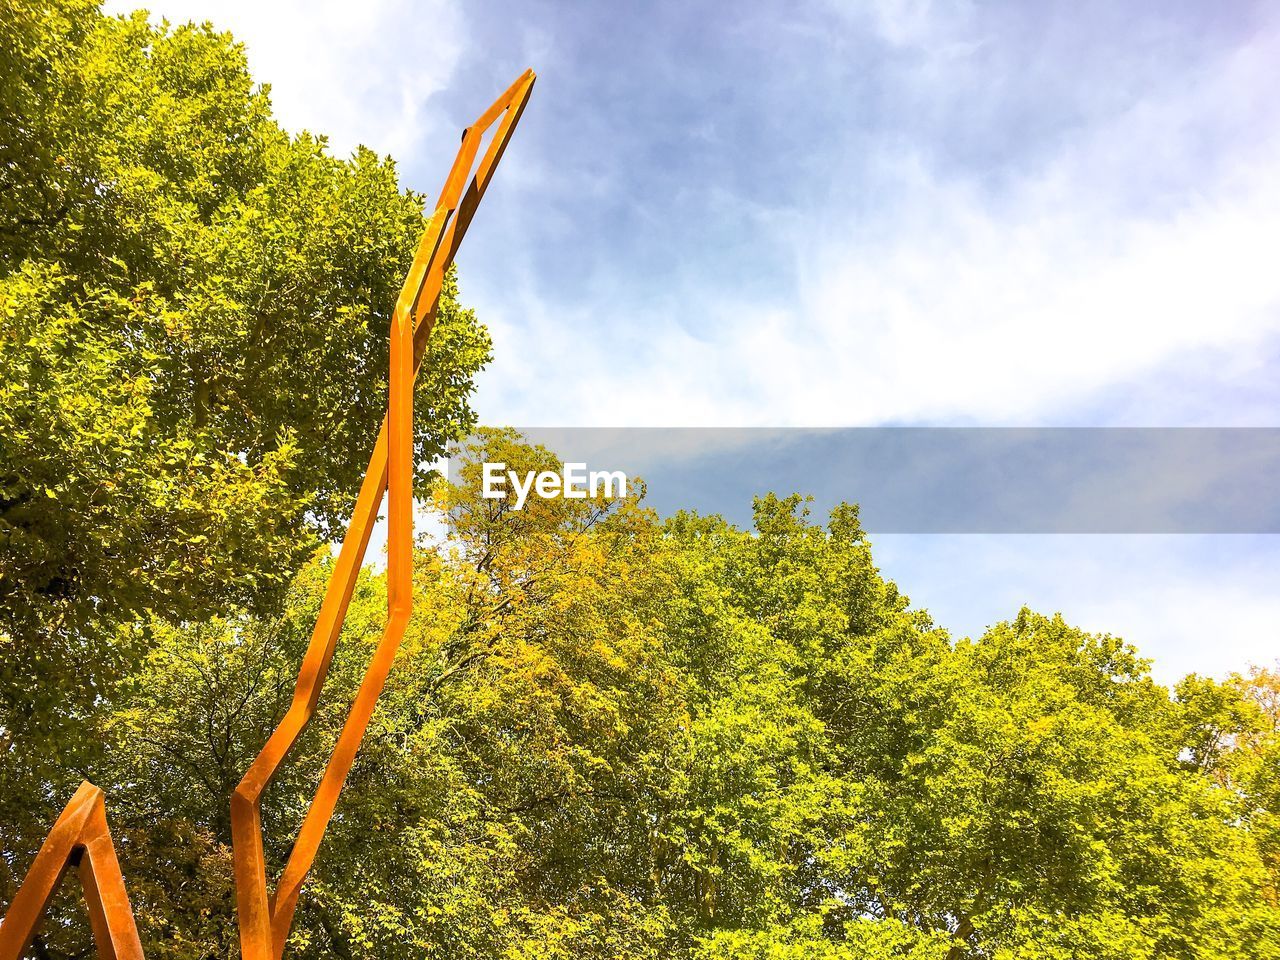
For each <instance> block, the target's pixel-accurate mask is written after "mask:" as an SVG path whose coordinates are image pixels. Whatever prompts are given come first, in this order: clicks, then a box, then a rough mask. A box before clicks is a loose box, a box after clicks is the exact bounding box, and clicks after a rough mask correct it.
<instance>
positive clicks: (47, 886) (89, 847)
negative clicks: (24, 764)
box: [0, 782, 142, 960]
mask: <svg viewBox="0 0 1280 960" xmlns="http://www.w3.org/2000/svg"><path fill="white" fill-rule="evenodd" d="M68 867H76V868H77V869H78V870H79V872H80V884H81V886H83V887H84V899H85V903H86V904H87V905H88V907H89V925H90V926H91V927H92V928H93V939H94V942H95V943H97V945H98V954H99V956H103V957H110V958H111V960H142V942H141V941H140V940H139V939H138V928H137V926H136V925H135V924H134V922H133V911H132V910H131V909H130V908H129V895H128V894H127V893H126V892H125V889H124V878H123V877H121V876H120V864H119V862H118V861H117V860H116V850H115V846H114V845H113V844H112V843H111V831H109V830H108V829H107V810H106V807H105V806H104V804H103V802H102V791H101V790H99V789H98V788H97V787H95V786H94V785H93V784H91V783H87V782H86V783H82V784H80V789H79V790H77V791H76V793H75V796H73V797H72V798H71V801H70V802H69V803H68V804H67V805H66V807H65V808H63V811H62V816H60V817H58V821H57V823H55V824H54V825H53V829H52V830H50V831H49V836H47V837H46V838H45V841H44V845H43V846H41V847H40V852H39V853H37V854H36V859H35V861H34V862H33V863H32V864H31V869H30V870H28V871H27V876H26V879H25V880H23V881H22V886H21V887H19V888H18V892H17V893H16V894H15V895H14V897H13V903H11V904H9V912H8V913H7V914H5V918H4V923H3V924H0V957H3V958H4V960H18V958H19V957H21V956H22V953H23V951H25V950H26V949H27V947H29V946H30V945H31V941H32V940H33V939H34V938H35V935H36V932H37V928H38V926H39V924H40V920H41V919H42V918H43V917H44V912H45V910H46V909H47V908H48V906H49V901H50V900H52V899H53V895H54V894H55V893H56V892H57V890H58V885H59V884H60V883H61V882H62V877H63V875H64V874H65V873H66V872H67V868H68Z"/></svg>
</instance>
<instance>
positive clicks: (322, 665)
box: [0, 70, 535, 960]
mask: <svg viewBox="0 0 1280 960" xmlns="http://www.w3.org/2000/svg"><path fill="white" fill-rule="evenodd" d="M534 79H535V77H534V73H533V71H532V70H527V71H525V73H524V74H522V75H521V76H520V77H519V78H518V79H517V80H516V82H515V83H513V84H512V85H511V86H510V87H509V88H508V89H507V90H506V92H504V93H503V94H502V96H500V97H499V98H498V99H497V100H495V101H494V102H493V104H492V105H491V106H490V107H489V109H487V110H486V111H485V112H484V113H483V114H481V115H480V117H479V118H478V119H477V120H476V122H475V123H474V124H472V125H471V126H470V127H468V128H467V129H466V130H465V131H463V134H462V145H461V146H460V147H459V148H458V154H457V157H456V159H455V160H454V163H453V168H452V169H451V170H450V171H449V176H448V178H447V179H446V180H445V184H444V189H443V190H442V191H441V192H440V199H439V200H438V201H437V203H436V209H435V212H434V213H433V214H432V215H431V218H430V220H428V222H427V228H426V231H425V232H424V233H423V235H422V240H421V241H420V242H419V244H418V250H417V254H416V255H415V257H414V260H413V265H412V266H411V267H410V268H409V274H408V276H407V277H406V278H405V282H404V287H403V288H402V289H401V292H400V297H399V300H398V301H397V302H396V306H395V312H394V314H393V316H392V320H391V377H390V398H389V402H388V406H387V416H386V418H385V420H384V421H383V424H382V429H381V430H380V432H379V433H378V441H377V444H376V445H375V446H374V450H373V456H372V457H370V459H369V468H368V470H367V471H366V473H365V477H364V482H363V483H362V484H361V487H360V493H359V496H358V497H357V498H356V505H355V511H354V514H353V516H352V518H351V523H350V525H349V526H348V528H347V533H346V536H345V538H344V539H343V542H342V550H341V552H340V553H339V555H338V559H337V562H336V563H335V564H334V567H333V572H332V574H331V575H330V579H329V584H328V587H327V589H326V591H325V597H324V602H323V604H322V606H321V608H320V615H319V617H318V619H317V622H316V626H315V630H314V632H313V633H312V635H311V642H310V644H309V645H308V647H307V652H306V654H305V656H304V657H303V661H302V667H301V669H300V671H299V673H298V682H297V685H296V687H295V688H294V694H293V700H292V702H291V704H290V706H289V709H288V711H287V712H286V713H285V716H284V718H283V719H282V720H281V721H280V724H279V726H277V727H276V729H275V731H274V732H273V733H272V734H271V737H270V738H269V739H268V740H267V744H266V746H265V747H263V748H262V752H261V753H259V754H258V757H257V759H255V760H254V762H253V764H252V765H251V766H250V767H249V770H248V771H247V772H246V773H245V775H244V778H243V779H242V780H241V781H240V785H239V786H238V787H236V790H235V793H234V794H233V795H232V798H231V832H232V843H233V848H234V859H235V877H236V900H237V908H238V911H239V921H240V950H241V955H242V957H243V960H279V958H280V957H281V956H282V955H283V953H284V947H285V942H286V940H287V939H288V936H289V929H290V927H291V925H292V923H293V914H294V910H295V909H296V907H297V904H298V896H299V894H300V893H301V892H302V884H303V881H304V880H305V879H306V876H307V872H308V871H309V870H310V869H311V865H312V863H314V862H315V858H316V854H317V852H318V851H319V848H320V842H321V840H322V839H323V838H324V833H325V829H326V828H327V827H328V825H329V820H330V818H331V817H332V816H333V812H334V808H335V806H336V805H337V802H338V795H339V793H341V791H342V786H343V783H344V782H345V781H346V778H347V773H348V772H349V771H350V770H351V765H352V763H353V762H354V761H355V755H356V750H357V749H358V748H359V746H360V741H361V740H362V739H363V738H364V733H365V729H366V728H367V727H368V724H369V719H370V717H371V716H372V715H373V710H374V707H375V706H376V704H377V701H378V696H379V695H380V694H381V692H382V687H383V684H384V683H385V682H386V679H387V674H388V672H389V671H390V669H391V664H392V661H393V660H394V659H395V655H396V651H397V649H398V648H399V646H400V641H401V640H402V639H403V637H404V631H405V627H406V625H407V624H408V621H409V615H410V612H411V609H412V594H413V583H412V578H413V384H414V380H415V379H416V378H417V375H418V370H419V368H420V367H421V365H422V358H423V356H424V355H425V353H426V349H427V341H428V338H429V337H430V336H431V329H432V327H433V326H434V324H435V319H436V311H437V309H438V307H439V301H440V288H441V286H442V284H443V283H444V275H445V271H446V270H448V268H449V266H450V264H452V263H453V258H454V256H455V255H456V254H457V252H458V247H459V246H460V245H461V243H462V238H463V237H464V236H465V235H466V232H467V227H469V226H470V224H471V220H472V217H474V216H475V212H476V208H477V207H478V206H479V204H480V200H481V198H483V197H484V193H485V190H486V189H487V187H488V185H489V181H490V180H491V179H492V177H493V173H494V170H495V169H496V168H497V165H498V162H499V160H501V159H502V154H503V151H504V150H505V149H506V146H507V142H508V141H509V140H510V139H511V134H512V132H513V131H514V130H515V126H516V123H517V122H518V121H519V119H520V115H521V113H522V112H523V110H524V107H525V104H526V103H527V102H528V99H529V94H530V92H531V91H532V90H533V83H534ZM495 125H496V129H494V133H493V137H492V139H490V141H489V143H488V145H487V146H486V147H485V150H484V152H483V154H481V153H480V147H481V144H482V143H483V142H484V138H485V135H486V134H487V133H488V132H489V130H490V129H493V128H495ZM478 155H479V156H480V161H479V165H478V166H477V164H476V157H477V156H478ZM473 168H474V169H475V173H474V175H471V173H472V169H473ZM469 176H470V180H468V177H469ZM384 493H387V494H388V504H387V514H388V529H387V626H386V629H385V630H384V632H383V635H382V639H381V641H379V643H378V646H377V649H376V650H375V651H374V654H373V658H372V660H371V661H370V663H369V666H368V668H367V670H366V672H365V676H364V679H363V681H362V682H361V684H360V689H359V692H358V693H357V694H356V698H355V701H354V703H353V704H352V706H351V710H350V713H349V714H348V715H347V720H346V723H345V724H344V726H343V728H342V733H341V735H340V736H339V738H338V743H337V745H336V746H335V748H334V751H333V755H332V756H331V757H330V758H329V763H328V765H327V767H326V768H325V771H324V775H323V776H322V777H321V780H320V785H319V787H318V788H317V789H316V793H315V797H314V799H313V800H312V802H311V806H310V807H309V808H308V810H307V814H306V817H305V818H304V820H303V823H302V827H301V829H300V830H299V831H298V835H297V837H296V838H295V840H294V843H293V847H292V850H291V852H290V855H289V860H288V863H287V864H286V865H285V868H284V872H283V874H282V875H281V877H280V879H279V880H278V882H277V883H276V886H275V890H274V891H272V890H271V889H270V887H269V881H268V879H267V868H266V861H265V858H264V856H263V843H262V822H261V817H260V816H259V810H260V805H261V802H262V795H263V793H264V792H265V791H266V789H267V788H268V787H269V786H270V784H271V780H272V778H273V777H274V776H275V775H276V772H277V771H278V770H279V769H280V767H281V765H282V764H283V763H284V761H285V759H286V758H287V756H288V753H289V750H290V749H291V748H292V747H293V745H294V744H295V743H296V742H297V740H298V737H299V736H300V735H301V734H302V731H303V729H304V728H305V727H306V725H307V723H308V722H309V721H310V719H311V716H312V714H313V713H314V712H315V708H316V704H317V703H318V702H319V699H320V694H321V692H322V691H323V688H324V681H325V677H326V675H327V674H328V671H329V664H330V663H331V662H332V660H333V653H334V646H335V645H336V643H337V641H338V637H339V635H340V634H341V633H342V624H343V621H344V619H345V618H346V613H347V605H348V604H349V603H350V601H351V594H352V591H353V590H354V588H355V584H356V578H357V576H358V574H359V572H360V567H361V564H362V563H363V561H364V556H365V551H366V549H367V548H368V546H369V535H370V533H371V532H372V530H373V525H374V522H375V521H376V520H377V517H378V508H379V506H380V505H381V503H382V497H383V494H384ZM71 865H78V866H79V867H80V873H81V879H82V882H83V884H84V890H85V899H86V901H87V902H88V906H89V916H90V920H91V922H92V925H93V931H94V937H95V940H96V942H97V945H98V950H99V953H100V954H101V955H102V956H105V957H111V958H113V960H140V958H141V957H142V945H141V943H140V941H139V940H138V932H137V929H136V925H135V923H134V920H133V913H132V911H131V909H130V907H129V900H128V896H127V895H126V893H125V889H124V882H123V880H122V879H121V876H120V867H119V864H118V863H117V861H116V856H115V851H114V848H113V847H112V844H111V835H110V833H109V832H108V830H107V822H106V812H105V808H104V805H103V799H102V791H101V790H99V789H98V788H97V787H94V786H92V785H91V784H88V783H85V784H83V785H82V786H81V787H80V789H79V791H77V793H76V795H75V797H73V798H72V800H71V802H70V803H69V804H67V807H66V809H65V810H64V811H63V813H62V816H61V817H59V818H58V822H57V823H56V824H55V825H54V828H53V830H52V831H51V832H50V834H49V837H48V839H47V840H46V841H45V843H44V846H43V847H41V848H40V852H39V853H38V854H37V855H36V859H35V861H34V862H33V863H32V865H31V868H30V870H29V871H28V873H27V876H26V879H25V880H24V881H23V884H22V887H21V888H20V889H19V890H18V893H17V894H16V895H15V897H14V899H13V903H11V904H10V905H9V910H8V913H7V914H6V915H5V919H4V921H3V923H0V960H19V958H20V957H21V956H22V953H23V951H24V950H26V949H27V947H28V946H29V945H30V943H31V940H32V938H33V937H34V936H35V933H36V927H37V925H38V923H39V921H40V919H41V917H42V916H43V914H44V911H45V909H46V908H47V907H48V904H49V901H50V899H51V898H52V896H53V893H54V891H55V890H56V889H57V886H58V884H59V882H60V881H61V879H62V876H63V874H64V873H65V872H66V869H67V867H68V866H71Z"/></svg>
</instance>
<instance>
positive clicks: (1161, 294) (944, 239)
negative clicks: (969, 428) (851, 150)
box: [467, 5, 1280, 426]
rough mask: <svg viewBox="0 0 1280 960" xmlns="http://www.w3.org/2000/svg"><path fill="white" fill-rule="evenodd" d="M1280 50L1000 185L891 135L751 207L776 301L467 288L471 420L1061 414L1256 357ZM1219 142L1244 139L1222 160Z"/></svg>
mask: <svg viewBox="0 0 1280 960" xmlns="http://www.w3.org/2000/svg"><path fill="white" fill-rule="evenodd" d="M891 6H892V5H891ZM912 9H916V8H914V7H912ZM920 9H921V10H924V9H925V8H920ZM926 12H927V10H926ZM923 15H924V14H923V13H921V12H920V11H919V10H917V12H915V13H911V15H910V17H908V21H909V23H908V26H909V25H910V23H915V22H916V20H917V19H919V17H921V16H923ZM894 29H895V30H897V29H898V28H897V27H895V28H894ZM902 29H903V30H907V26H903V27H902ZM911 29H912V30H915V29H917V28H916V27H912V28H911ZM908 32H910V31H908ZM896 35H897V34H895V36H896ZM1277 60H1280V41H1278V38H1277V36H1274V35H1273V36H1263V37H1260V38H1259V39H1258V40H1257V41H1256V42H1255V43H1254V44H1252V45H1249V46H1245V47H1243V48H1240V49H1239V50H1237V51H1235V52H1234V53H1233V54H1232V55H1230V56H1228V57H1225V58H1222V59H1220V60H1219V61H1218V62H1214V63H1212V64H1209V65H1207V66H1204V65H1201V66H1199V67H1197V68H1196V69H1194V70H1193V69H1192V68H1191V67H1188V68H1187V70H1186V72H1185V73H1184V75H1183V76H1181V77H1180V78H1179V79H1178V80H1177V81H1176V82H1175V81H1172V80H1171V81H1170V82H1168V83H1167V84H1166V85H1164V86H1163V87H1160V88H1158V89H1153V90H1150V91H1147V95H1145V96H1144V97H1142V98H1139V99H1137V100H1136V101H1134V102H1131V103H1128V104H1124V103H1119V104H1116V105H1112V106H1109V107H1108V109H1109V110H1110V112H1109V113H1107V112H1104V113H1103V114H1102V115H1101V118H1100V119H1097V120H1096V121H1091V122H1090V124H1087V125H1085V126H1083V127H1082V128H1080V129H1078V130H1076V131H1074V132H1073V133H1072V134H1071V135H1070V136H1069V137H1068V138H1065V139H1064V140H1063V141H1062V142H1061V144H1060V145H1059V146H1058V148H1057V150H1056V152H1054V153H1053V155H1051V156H1048V157H1044V158H1040V159H1039V160H1037V161H1035V162H1034V163H1032V164H1029V165H1028V166H1027V168H1025V169H1023V170H1021V171H1020V172H1019V173H1018V174H1017V175H1014V176H1010V177H1009V178H1008V179H1007V182H1001V183H1000V184H998V185H994V186H993V185H992V184H989V183H984V182H982V181H980V180H978V179H976V178H975V176H974V174H973V173H972V171H965V170H958V169H956V168H948V167H945V166H944V165H942V164H941V163H940V162H938V161H936V160H933V159H931V155H930V154H928V153H925V152H924V148H928V147H930V146H933V145H932V144H928V143H926V144H912V143H911V142H910V141H905V140H902V139H901V138H897V139H894V138H886V139H884V140H883V141H881V142H879V143H878V145H877V147H876V154H875V156H874V157H873V158H872V160H871V162H870V164H869V166H868V168H867V169H866V174H865V177H860V178H859V179H858V182H856V183H854V184H852V185H851V186H850V187H848V188H842V187H841V181H844V180H847V179H848V178H847V177H844V176H843V175H842V173H841V171H840V170H839V169H838V166H839V165H838V164H836V167H837V169H836V170H835V171H834V172H833V175H832V188H831V192H830V195H829V196H828V197H827V198H826V202H824V203H822V204H820V205H818V206H816V207H815V208H814V209H809V210H794V209H778V210H760V209H758V207H759V205H758V203H755V202H754V201H750V200H747V199H744V200H742V201H741V203H740V210H741V212H742V214H743V217H744V218H746V219H748V220H749V221H750V222H752V223H753V224H755V225H757V226H758V228H759V230H760V231H761V234H760V236H761V240H760V244H761V248H762V249H764V248H766V244H767V241H768V240H769V239H770V238H772V239H775V240H781V241H782V243H783V246H784V248H785V249H788V250H789V251H790V256H791V258H792V261H793V265H794V269H795V272H796V274H797V275H798V277H799V282H798V286H797V290H796V291H795V297H794V299H793V300H792V301H791V302H790V303H780V302H774V303H769V304H763V305H762V304H759V303H756V302H752V301H750V300H744V299H743V297H742V295H741V293H740V292H739V291H738V290H736V289H732V288H724V287H723V286H719V287H716V286H712V285H710V284H699V282H698V281H697V280H695V281H693V282H692V283H686V285H685V286H684V287H683V288H679V289H676V290H675V291H674V292H673V293H672V295H671V296H670V298H669V301H668V302H669V303H671V304H673V305H675V306H673V308H672V310H671V312H670V313H668V314H667V315H654V313H653V312H652V310H651V309H650V308H649V307H647V306H646V308H645V309H646V312H644V313H636V312H634V310H632V309H630V308H629V307H628V305H627V304H626V303H618V302H616V301H608V302H603V301H602V302H600V303H598V304H597V305H595V306H594V307H592V308H579V309H576V310H567V309H565V307H564V305H563V303H562V302H554V303H552V302H543V301H542V300H540V299H539V297H538V296H537V294H536V293H534V291H535V290H536V285H535V284H533V283H526V284H524V285H523V287H522V288H521V292H520V293H519V294H517V295H516V296H514V297H513V296H511V294H510V291H507V290H503V291H501V293H500V295H498V296H492V297H490V296H489V295H488V292H487V291H486V289H485V286H486V284H485V282H484V280H483V279H477V278H471V279H468V281H467V283H468V292H469V293H474V294H476V295H477V297H478V304H479V305H480V306H481V308H482V313H483V316H484V317H485V319H486V320H487V321H488V322H489V323H491V325H492V326H493V328H494V330H495V334H496V340H497V360H496V363H495V366H494V370H493V373H492V374H491V375H488V376H487V377H486V378H485V380H484V385H485V391H486V392H485V394H484V395H482V397H481V408H482V411H483V412H484V413H485V414H486V415H487V416H489V417H490V418H491V419H493V420H495V421H504V422H505V421H510V422H518V423H529V422H536V423H551V422H554V423H564V424H600V425H619V424H654V425H658V424H661V425H672V424H699V425H766V424H767V425H777V424H786V425H807V426H818V425H833V424H846V425H847V424H865V423H876V422H885V421H901V420H913V421H932V422H948V421H953V420H956V419H962V420H972V421H977V422H981V423H1013V422H1021V423H1029V422H1058V421H1057V420H1056V419H1055V418H1056V417H1060V416H1061V411H1063V410H1069V409H1073V408H1077V407H1078V406H1079V405H1080V404H1081V403H1082V402H1083V401H1084V400H1085V399H1086V398H1088V397H1089V396H1091V395H1093V394H1096V393H1097V392H1098V391H1100V390H1103V389H1105V388H1108V387H1110V386H1113V385H1115V384H1120V383H1127V382H1133V381H1135V380H1138V379H1141V378H1143V377H1147V376H1151V375H1152V374H1153V373H1154V372H1155V371H1157V370H1159V369H1160V368H1162V367H1163V366H1165V365H1167V364H1170V363H1172V362H1175V361H1177V360H1178V358H1181V357H1185V356H1186V355H1188V354H1189V353H1190V354H1194V353H1195V352H1197V351H1202V350H1205V349H1209V348H1213V349H1216V350H1219V351H1225V352H1226V354H1227V355H1228V356H1229V357H1236V358H1241V357H1247V356H1249V355H1250V353H1251V351H1252V350H1254V349H1255V347H1256V345H1257V344H1259V343H1260V342H1262V341H1263V340H1264V339H1265V338H1266V337H1268V336H1272V335H1275V334H1277V333H1280V271H1277V270H1276V269H1275V264H1274V251H1275V250H1276V249H1280V180H1277V178H1276V176H1275V170H1276V169H1278V168H1280V117H1278V116H1277V112H1276V111H1275V109H1274V107H1272V106H1269V105H1268V104H1266V103H1265V102H1263V100H1262V99H1261V96H1260V94H1259V91H1263V90H1267V89H1269V88H1270V85H1269V84H1268V82H1267V78H1268V77H1270V78H1272V79H1274V75H1275V69H1274V64H1275V63H1276V62H1277ZM934 82H937V83H938V84H941V85H945V84H946V83H947V78H946V76H939V77H936V78H935V80H934ZM1088 82H1089V81H1088V78H1082V79H1081V81H1080V83H1081V84H1087V83H1088ZM1226 137H1231V138H1234V139H1235V140H1236V141H1238V143H1236V144H1233V147H1232V149H1224V144H1223V143H1221V142H1218V138H1226ZM1163 182H1167V183H1168V184H1169V186H1168V190H1167V192H1165V193H1161V192H1160V186H1161V184H1162V183H1163ZM868 197H873V198H874V203H868V202H867V198H868ZM701 253H702V255H706V254H705V252H701ZM698 255H699V253H698V252H695V251H690V256H691V257H692V258H694V264H695V267H696V263H697V260H696V257H697V256H698ZM691 272H696V271H691ZM653 281H654V284H655V285H658V286H663V285H667V284H669V283H671V282H672V278H667V277H654V278H653ZM677 309H678V310H679V313H678V314H677V313H676V312H675V311H676V310H677ZM693 330H696V334H695V333H693V332H691V331H693ZM545 383H554V384H556V390H555V391H554V392H552V391H546V390H543V389H541V387H540V385H541V384H545Z"/></svg>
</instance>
